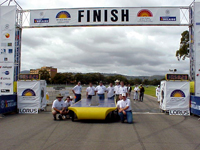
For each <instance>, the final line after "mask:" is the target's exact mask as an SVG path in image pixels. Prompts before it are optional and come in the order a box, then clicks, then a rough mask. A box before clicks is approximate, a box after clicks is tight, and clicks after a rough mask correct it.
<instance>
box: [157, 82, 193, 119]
mask: <svg viewBox="0 0 200 150" xmlns="http://www.w3.org/2000/svg"><path fill="white" fill-rule="evenodd" d="M160 93H161V95H160V96H161V101H160V108H161V109H162V110H174V111H172V112H174V113H175V111H179V112H177V114H178V113H179V115H181V114H184V112H185V111H188V110H189V100H190V83H189V82H188V81H162V82H161V92H160ZM180 111H183V113H181V112H180ZM172 112H171V113H172Z"/></svg>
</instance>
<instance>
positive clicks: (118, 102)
mask: <svg viewBox="0 0 200 150" xmlns="http://www.w3.org/2000/svg"><path fill="white" fill-rule="evenodd" d="M121 101H122V100H118V101H117V108H118V107H119V106H120V103H121Z"/></svg>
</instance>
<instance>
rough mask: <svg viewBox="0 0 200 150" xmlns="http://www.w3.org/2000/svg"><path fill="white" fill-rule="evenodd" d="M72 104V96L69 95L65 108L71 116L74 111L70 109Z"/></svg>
mask: <svg viewBox="0 0 200 150" xmlns="http://www.w3.org/2000/svg"><path fill="white" fill-rule="evenodd" d="M71 105H72V101H71V99H70V96H67V98H66V101H65V109H66V113H67V114H69V116H70V117H72V113H73V112H72V111H71V110H69V109H68V107H70V106H71Z"/></svg>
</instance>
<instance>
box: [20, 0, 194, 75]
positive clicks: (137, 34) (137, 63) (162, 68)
mask: <svg viewBox="0 0 200 150" xmlns="http://www.w3.org/2000/svg"><path fill="white" fill-rule="evenodd" d="M17 2H18V3H19V4H20V6H21V7H22V8H23V9H48V8H80V7H83V8H84V7H141V6H144V7H146V6H147V7H150V6H158V7H159V6H189V5H190V4H191V3H192V0H101V1H96V0H73V1H72V0H17ZM185 30H188V27H187V26H182V27H181V26H178V27H169V26H163V27H152V26H151V27H148V26H140V27H139V26H137V27H136V26H133V27H130V26H129V27H73V28H72V27H66V28H40V29H33V28H31V29H23V33H22V66H21V67H22V68H21V70H29V69H36V68H40V67H42V66H53V67H56V68H58V72H82V73H87V72H101V73H119V74H124V75H131V76H132V75H136V76H138V75H164V74H166V73H168V70H169V69H175V68H176V69H177V70H178V73H189V59H187V60H185V61H180V62H179V61H177V58H176V57H175V53H176V50H177V49H179V43H180V37H181V33H182V32H183V31H185Z"/></svg>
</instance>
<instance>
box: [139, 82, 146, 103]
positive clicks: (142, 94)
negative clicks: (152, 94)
mask: <svg viewBox="0 0 200 150" xmlns="http://www.w3.org/2000/svg"><path fill="white" fill-rule="evenodd" d="M144 92H145V89H144V87H143V86H142V84H140V101H141V102H143V98H144Z"/></svg>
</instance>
